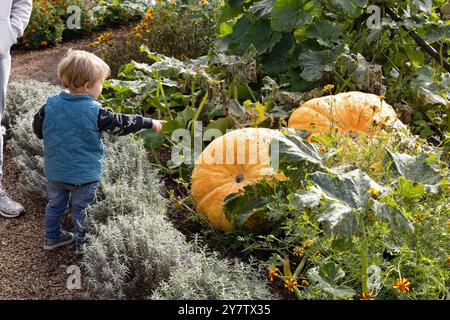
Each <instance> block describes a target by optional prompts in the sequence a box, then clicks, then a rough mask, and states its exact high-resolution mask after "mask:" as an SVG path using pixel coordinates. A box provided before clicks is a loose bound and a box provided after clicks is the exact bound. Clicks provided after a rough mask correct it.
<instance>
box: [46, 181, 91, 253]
mask: <svg viewBox="0 0 450 320" xmlns="http://www.w3.org/2000/svg"><path fill="white" fill-rule="evenodd" d="M47 190H48V198H49V200H48V204H47V207H46V208H45V238H46V239H59V238H60V236H61V220H62V218H63V217H64V215H65V214H66V212H67V210H68V209H69V202H70V200H71V201H72V221H73V234H74V238H75V245H76V246H77V247H80V246H81V245H82V244H83V238H84V233H85V232H84V227H83V223H84V216H85V214H86V208H87V207H88V206H89V205H90V204H92V203H93V202H94V201H95V192H96V190H97V182H92V183H89V184H84V185H80V186H78V185H71V184H66V183H61V182H53V181H48V182H47Z"/></svg>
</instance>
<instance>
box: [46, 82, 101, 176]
mask: <svg viewBox="0 0 450 320" xmlns="http://www.w3.org/2000/svg"><path fill="white" fill-rule="evenodd" d="M99 108H100V104H99V103H98V102H96V101H95V100H94V99H93V98H92V97H91V96H87V95H82V96H81V95H80V96H77V95H71V94H69V93H67V92H65V91H62V92H61V93H60V94H59V95H55V96H52V97H49V98H48V100H47V104H46V106H45V118H44V124H43V130H42V132H43V138H44V166H45V175H46V176H47V178H48V179H49V180H50V181H54V182H64V183H70V184H85V183H88V182H94V181H98V180H99V179H100V176H101V174H102V165H103V142H102V134H101V132H99V131H98V129H97V120H98V114H99Z"/></svg>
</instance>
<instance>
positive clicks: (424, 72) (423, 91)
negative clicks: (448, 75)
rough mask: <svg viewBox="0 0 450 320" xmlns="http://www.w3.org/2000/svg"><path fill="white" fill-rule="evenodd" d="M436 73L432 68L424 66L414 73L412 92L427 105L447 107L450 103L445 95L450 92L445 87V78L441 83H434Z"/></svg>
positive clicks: (411, 85)
mask: <svg viewBox="0 0 450 320" xmlns="http://www.w3.org/2000/svg"><path fill="white" fill-rule="evenodd" d="M434 78H435V72H434V70H433V69H432V68H431V67H430V66H422V67H420V68H418V69H417V70H416V71H415V72H414V79H413V80H412V81H411V84H410V89H411V92H412V93H413V94H414V95H415V96H416V97H417V98H418V99H419V100H420V101H421V102H423V103H424V104H426V105H435V104H441V105H447V104H448V103H450V102H449V101H448V99H447V98H446V97H445V95H444V93H447V92H448V88H446V86H445V81H444V80H445V77H443V78H442V79H440V80H441V81H440V82H441V83H438V82H436V81H434Z"/></svg>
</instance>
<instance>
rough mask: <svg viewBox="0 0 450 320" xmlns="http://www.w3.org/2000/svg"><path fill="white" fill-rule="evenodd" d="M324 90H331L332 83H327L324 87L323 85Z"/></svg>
mask: <svg viewBox="0 0 450 320" xmlns="http://www.w3.org/2000/svg"><path fill="white" fill-rule="evenodd" d="M323 88H324V89H325V90H327V91H331V90H333V88H334V85H333V84H327V85H326V86H325V87H323Z"/></svg>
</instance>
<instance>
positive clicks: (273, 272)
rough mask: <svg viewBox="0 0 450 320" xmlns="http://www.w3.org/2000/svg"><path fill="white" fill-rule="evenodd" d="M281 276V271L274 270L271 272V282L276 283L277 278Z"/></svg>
mask: <svg viewBox="0 0 450 320" xmlns="http://www.w3.org/2000/svg"><path fill="white" fill-rule="evenodd" d="M279 275H280V270H278V269H277V268H272V269H270V270H269V280H270V281H272V282H273V281H274V280H275V277H278V276H279Z"/></svg>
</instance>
